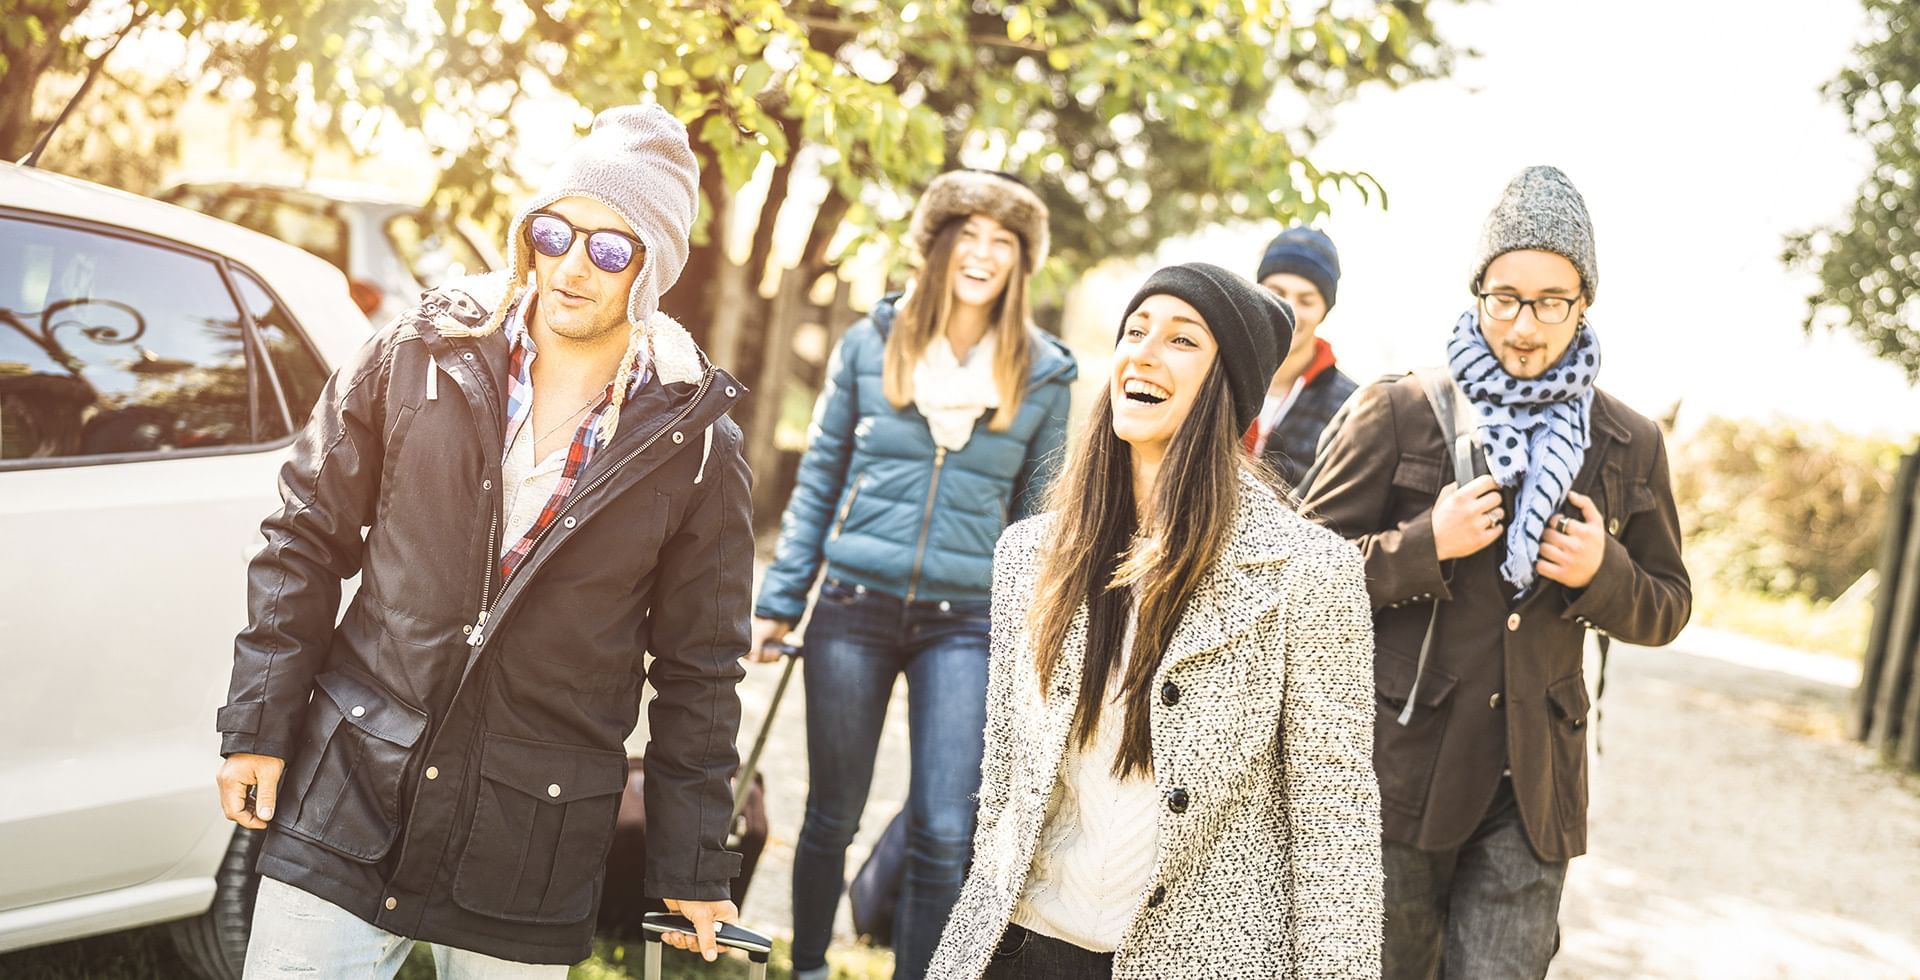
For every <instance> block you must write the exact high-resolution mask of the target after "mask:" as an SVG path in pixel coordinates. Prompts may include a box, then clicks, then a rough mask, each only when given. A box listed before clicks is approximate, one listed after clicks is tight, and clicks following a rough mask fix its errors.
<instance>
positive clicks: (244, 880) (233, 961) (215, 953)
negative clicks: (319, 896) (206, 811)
mask: <svg viewBox="0 0 1920 980" xmlns="http://www.w3.org/2000/svg"><path fill="white" fill-rule="evenodd" d="M264 837H265V835H263V834H262V833H261V832H260V831H257V830H250V829H248V828H246V827H237V828H235V829H234V831H233V840H232V841H230V842H229V843H228V844H227V853H226V856H225V857H223V858H221V860H220V869H219V870H218V871H215V872H214V874H213V881H214V891H213V907H212V908H209V909H208V910H207V911H206V912H205V914H202V915H197V916H194V917H193V918H191V919H181V920H180V921H178V922H174V923H172V924H171V925H170V926H169V928H168V932H170V933H172V935H173V945H174V948H176V949H178V950H179V951H180V958H181V959H182V960H184V961H186V964H187V966H188V968H190V969H192V970H193V972H194V973H195V974H196V975H197V976H199V977H201V978H202V980H240V971H241V968H242V967H244V966H245V965H246V962H247V934H248V933H249V932H251V931H252V929H253V899H254V896H255V895H256V894H258V892H259V891H260V876H259V875H257V874H255V873H254V870H253V864H254V860H255V859H256V858H258V857H259V856H260V842H261V841H262V840H263V839H264Z"/></svg>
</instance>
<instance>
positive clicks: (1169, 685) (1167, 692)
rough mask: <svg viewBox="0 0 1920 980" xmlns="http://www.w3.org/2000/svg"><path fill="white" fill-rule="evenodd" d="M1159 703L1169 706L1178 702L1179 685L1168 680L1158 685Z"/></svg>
mask: <svg viewBox="0 0 1920 980" xmlns="http://www.w3.org/2000/svg"><path fill="white" fill-rule="evenodd" d="M1160 703H1161V704H1164V705H1166V706H1167V707H1169V708H1171V707H1173V706H1174V705H1176V704H1179V703H1180V686H1179V685H1177V684H1175V683H1174V682H1172V681H1168V682H1166V683H1165V684H1162V685H1161V686H1160Z"/></svg>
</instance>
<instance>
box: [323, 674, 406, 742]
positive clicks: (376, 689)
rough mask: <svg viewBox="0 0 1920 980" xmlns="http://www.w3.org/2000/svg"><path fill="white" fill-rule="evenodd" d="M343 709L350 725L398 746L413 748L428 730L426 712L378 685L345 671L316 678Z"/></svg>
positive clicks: (341, 713)
mask: <svg viewBox="0 0 1920 980" xmlns="http://www.w3.org/2000/svg"><path fill="white" fill-rule="evenodd" d="M313 681H314V683H315V684H318V685H319V686H320V689H321V690H323V691H325V692H327V696H328V697H330V698H332V699H333V703H334V704H337V705H339V706H340V715H341V717H343V718H345V719H346V720H347V723H348V724H350V725H352V726H354V727H355V728H358V729H360V730H361V731H363V732H366V733H367V734H369V735H372V736H375V737H377V738H382V739H385V740H387V741H389V742H392V743H394V744H395V745H407V746H411V745H412V744H413V743H415V742H417V741H419V740H420V733H421V732H424V731H426V730H427V715H426V712H423V711H421V710H419V709H418V708H415V707H414V706H413V705H410V704H407V703H406V702H404V701H402V700H400V699H399V698H396V697H394V696H393V695H391V694H388V693H387V692H386V691H385V690H383V689H382V688H381V687H380V686H379V685H378V684H375V683H373V682H372V681H369V680H367V679H365V678H363V677H360V676H358V675H356V674H351V673H348V672H346V671H344V670H329V671H327V672H326V673H324V674H321V675H320V676H318V677H315V678H314V679H313Z"/></svg>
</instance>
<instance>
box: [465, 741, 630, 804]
mask: <svg viewBox="0 0 1920 980" xmlns="http://www.w3.org/2000/svg"><path fill="white" fill-rule="evenodd" d="M480 775H482V776H484V777H486V778H488V779H491V780H493V781H494V782H496V783H499V784H501V785H503V786H508V787H511V788H513V789H516V790H519V791H520V792H522V793H525V794H527V795H528V796H531V797H533V798H534V799H536V800H540V801H541V802H543V803H571V802H573V801H574V800H584V799H587V798H589V797H594V796H606V795H608V794H611V793H618V792H620V791H621V790H623V789H625V788H626V785H627V756H626V754H625V753H623V752H609V751H606V750H603V749H588V748H580V747H578V746H573V745H555V744H553V743H551V742H534V741H529V740H527V739H524V738H513V737H511V736H507V735H492V734H489V735H488V736H486V748H485V749H484V750H482V752H481V755H480Z"/></svg>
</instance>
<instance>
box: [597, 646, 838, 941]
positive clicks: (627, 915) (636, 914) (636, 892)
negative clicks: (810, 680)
mask: <svg viewBox="0 0 1920 980" xmlns="http://www.w3.org/2000/svg"><path fill="white" fill-rule="evenodd" d="M777 648H778V649H779V651H780V652H781V653H782V654H783V655H785V657H786V663H785V664H783V665H782V666H781V672H780V683H779V685H778V686H776V687H775V688H774V691H773V698H772V700H771V701H769V702H768V704H767V717H766V719H765V720H764V721H762V722H761V724H760V732H759V734H758V735H757V736H756V737H755V738H754V743H753V751H752V752H751V753H750V754H749V755H748V756H747V759H746V762H745V763H744V764H743V765H742V766H741V767H740V771H739V773H738V774H736V775H735V777H734V781H733V783H734V790H733V813H732V816H731V817H730V819H729V820H728V821H727V826H728V828H729V830H728V838H729V840H728V844H729V847H730V848H731V849H732V850H734V851H737V852H739V854H740V875H739V877H737V878H735V879H733V886H732V889H731V891H732V898H733V904H735V905H737V906H742V907H744V906H745V904H746V897H747V887H748V886H749V885H750V884H752V882H753V872H754V868H755V867H756V866H757V865H758V864H759V861H760V854H761V852H762V851H763V850H765V848H766V845H767V828H768V824H767V806H766V783H765V780H763V779H762V778H761V777H760V773H759V765H760V754H761V752H762V750H764V749H765V748H766V744H767V736H768V735H769V733H771V732H772V730H773V719H774V718H775V716H777V715H778V714H779V712H780V701H781V699H782V698H783V697H785V695H786V692H787V683H788V682H789V681H790V680H791V679H792V678H793V667H794V664H795V663H797V662H798V657H799V654H800V650H799V648H797V647H793V646H788V645H786V644H779V645H777ZM628 763H629V764H628V770H627V773H628V774H627V785H626V789H625V790H624V791H623V792H622V794H621V797H620V812H619V815H618V817H616V818H615V823H614V832H613V833H614V836H613V844H612V846H611V847H609V848H608V850H607V874H606V881H605V884H604V886H603V888H602V892H601V900H600V912H599V915H598V917H597V919H596V924H597V926H598V928H599V930H600V931H601V932H605V933H610V934H616V935H632V934H633V933H636V932H641V931H644V930H643V919H644V917H645V916H646V915H648V914H649V913H654V912H660V911H662V910H663V906H662V905H661V904H660V902H659V901H658V900H657V899H652V898H648V897H646V896H645V895H643V894H641V891H640V883H641V881H642V880H644V879H645V877H646V868H647V809H646V793H645V787H646V766H645V760H644V759H643V758H636V759H630V760H628Z"/></svg>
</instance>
